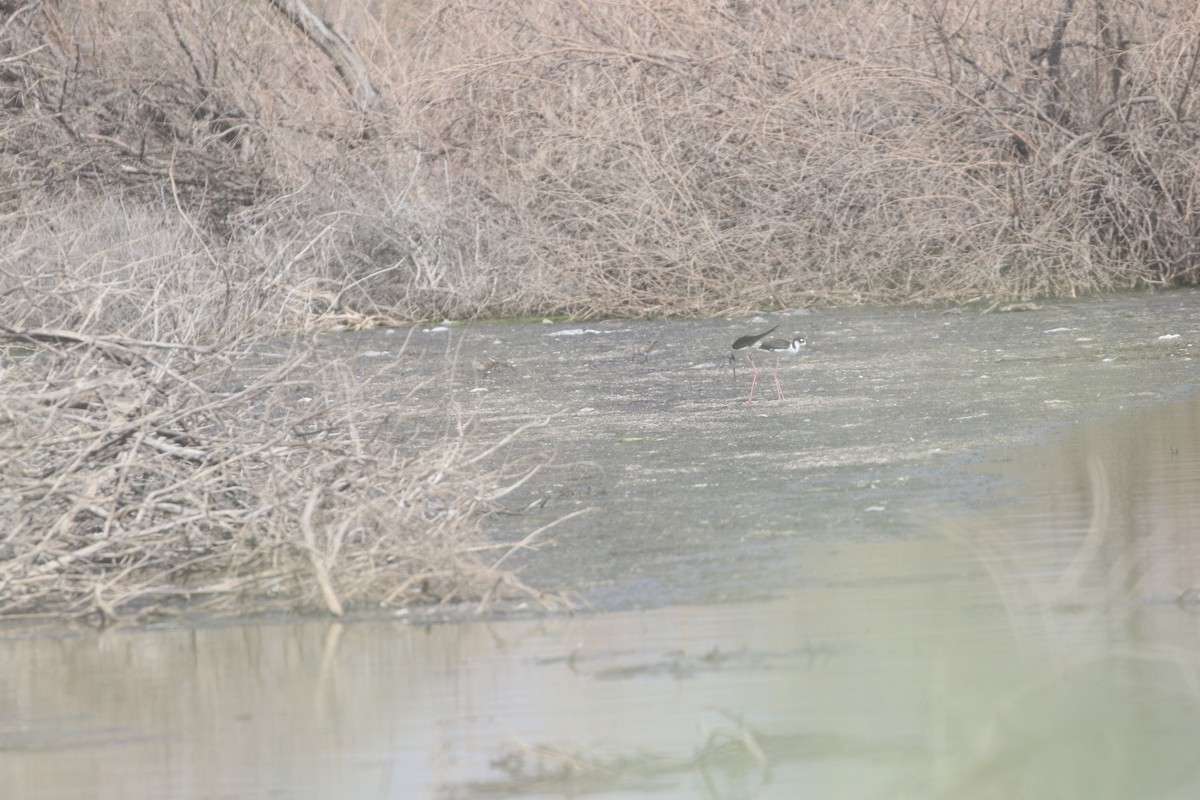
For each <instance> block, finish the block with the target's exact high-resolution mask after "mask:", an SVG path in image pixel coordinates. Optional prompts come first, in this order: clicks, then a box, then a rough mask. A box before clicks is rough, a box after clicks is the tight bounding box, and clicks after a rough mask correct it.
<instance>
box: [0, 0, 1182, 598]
mask: <svg viewBox="0 0 1200 800" xmlns="http://www.w3.org/2000/svg"><path fill="white" fill-rule="evenodd" d="M313 4H314V6H316V7H317V8H318V10H320V11H328V12H330V15H331V21H332V22H333V23H334V25H335V27H336V28H337V29H339V30H341V31H343V32H344V33H345V34H346V35H347V37H348V39H349V40H350V41H351V42H352V43H353V44H354V45H355V47H357V48H358V50H359V52H360V53H361V54H362V55H363V57H364V58H365V60H366V62H367V64H368V65H369V68H370V71H371V79H372V81H373V83H374V84H375V86H376V88H378V89H379V92H380V97H381V99H380V100H379V101H378V102H377V103H375V104H374V105H373V106H372V107H370V108H369V109H367V110H362V109H361V108H360V107H359V104H358V103H356V102H355V100H354V98H353V96H352V94H351V92H349V91H348V90H347V88H346V87H345V86H344V85H343V84H342V83H341V81H340V80H339V78H338V75H337V73H336V71H335V70H334V69H332V68H331V66H330V63H329V61H328V60H327V59H326V58H325V57H324V56H322V55H321V54H320V53H319V51H317V50H316V49H315V48H314V47H312V46H311V43H309V42H308V41H306V40H305V39H304V38H303V37H302V36H301V35H300V34H299V33H298V32H297V31H296V30H295V29H294V28H292V27H291V26H290V25H289V24H288V23H287V21H286V20H285V19H284V18H283V16H282V15H280V14H278V13H276V12H275V10H274V9H273V8H272V6H271V5H270V4H269V3H267V2H245V3H223V2H216V1H215V0H160V1H159V2H155V3H135V2H130V1H129V0H126V2H100V0H81V2H72V3H66V2H62V1H61V0H14V2H0V177H2V179H3V180H0V240H2V241H4V242H5V246H4V247H3V248H2V249H0V325H3V326H5V328H6V329H7V330H8V331H9V333H8V334H7V335H6V336H5V337H4V338H5V340H6V341H7V343H8V346H9V347H10V351H9V352H10V354H11V355H12V356H14V358H13V362H14V363H12V364H10V365H9V366H8V367H7V369H8V373H7V374H6V378H5V380H4V382H3V386H2V388H0V392H2V396H0V402H2V403H3V405H2V406H0V411H3V413H4V419H5V420H6V421H5V422H4V424H3V427H0V441H2V442H3V446H4V451H3V458H5V459H6V471H5V473H4V478H3V479H0V509H3V510H2V511H0V514H3V515H4V517H5V522H6V528H5V530H4V532H3V533H0V556H3V558H0V586H2V587H3V588H0V611H3V610H7V611H8V612H10V613H12V612H15V611H20V612H22V613H24V612H30V611H35V610H37V609H38V608H44V609H52V610H56V611H62V612H66V613H75V614H84V613H101V615H104V614H107V613H109V611H111V612H112V613H117V614H121V613H124V609H126V608H144V607H146V604H147V603H151V602H152V601H153V602H158V601H157V600H154V598H156V597H160V596H161V597H170V598H171V602H174V599H176V598H178V597H181V596H185V595H186V596H192V597H200V596H212V595H211V594H207V595H206V594H205V593H204V591H202V589H203V587H210V588H211V587H214V586H223V587H227V588H228V591H229V593H228V594H227V595H226V596H227V597H231V598H233V597H236V598H240V599H239V600H238V602H245V603H247V604H248V605H253V604H256V603H268V601H271V602H273V601H274V600H275V599H278V598H286V601H287V602H294V603H296V604H297V605H299V606H301V607H310V606H314V605H323V606H324V607H326V608H330V609H334V610H336V608H337V607H338V606H344V605H347V604H348V605H350V606H356V605H362V604H370V603H372V602H389V603H391V602H400V600H401V598H404V597H409V590H410V589H412V587H414V586H421V587H425V588H423V589H422V591H423V592H427V593H428V594H429V596H431V597H441V598H444V597H451V596H453V597H464V598H465V597H468V596H473V597H475V598H480V597H482V598H488V597H492V596H493V594H492V593H490V592H489V591H488V590H487V589H480V588H479V587H480V585H482V584H489V585H495V581H496V579H497V578H496V575H495V574H490V576H489V577H488V578H486V579H483V580H482V581H478V580H474V578H472V579H470V580H464V582H463V583H462V586H463V587H468V586H471V587H474V588H473V589H468V588H449V587H451V586H454V585H455V582H454V581H455V580H458V579H459V578H463V576H465V575H467V573H471V574H472V575H474V570H475V567H476V566H477V564H476V563H475V562H474V561H473V560H472V558H471V557H468V558H467V560H466V561H465V562H460V563H459V566H451V567H446V566H433V565H431V564H432V562H430V563H425V562H422V561H421V560H422V559H427V560H428V559H429V558H432V556H427V555H422V554H416V555H414V554H415V553H417V551H416V550H415V549H414V547H415V543H416V542H424V543H429V542H434V543H435V544H434V545H433V547H432V549H431V550H427V551H423V552H432V553H437V554H441V555H440V556H439V558H441V556H445V555H446V554H450V553H459V554H460V555H461V554H463V553H467V554H469V553H471V552H478V551H474V550H473V548H474V547H476V546H477V545H476V544H469V543H467V542H468V541H469V540H470V537H471V531H472V530H474V527H473V526H475V520H474V516H473V514H472V509H474V508H475V505H474V504H473V502H474V501H472V499H471V498H477V497H482V496H487V495H489V494H490V493H491V492H493V491H494V488H493V489H486V488H481V487H484V486H486V485H487V484H488V482H489V481H491V482H492V484H493V485H494V486H497V485H503V483H504V481H505V480H507V479H508V478H509V477H511V476H508V477H506V476H491V477H487V473H486V471H483V472H481V471H480V470H481V467H480V466H479V462H472V461H471V459H472V458H473V456H472V455H471V452H472V446H470V445H468V444H467V442H466V441H465V440H463V439H461V438H460V437H459V436H458V435H457V433H454V432H450V433H449V434H448V435H447V436H446V437H445V439H444V440H443V441H439V442H425V443H423V444H422V447H423V448H424V449H422V450H420V456H419V457H418V456H414V455H409V456H399V455H397V453H398V452H405V450H404V446H403V445H404V442H405V441H406V439H405V436H404V423H403V420H404V414H405V413H407V412H405V411H404V410H403V409H402V410H401V412H400V414H399V416H398V417H397V419H398V420H399V422H398V427H396V428H395V429H393V430H392V432H391V433H389V434H387V435H384V434H382V433H381V434H379V435H378V436H377V435H375V434H374V433H372V434H371V435H370V436H365V437H364V436H363V435H361V430H362V429H363V426H364V425H365V426H366V427H367V428H369V429H371V430H374V428H373V427H372V426H375V425H376V422H375V420H376V418H377V417H378V416H379V414H378V412H379V409H377V408H375V407H374V406H373V405H372V403H371V402H370V401H369V400H368V399H366V398H364V397H362V396H359V395H356V394H355V392H354V390H353V389H352V388H351V384H349V383H347V382H345V381H343V380H340V379H338V378H337V376H336V374H335V373H336V371H335V370H334V369H333V368H332V367H329V368H328V369H327V370H326V371H325V373H324V374H323V377H321V378H320V379H319V380H317V379H316V378H315V377H314V376H313V375H312V374H310V371H307V370H306V371H304V372H298V371H297V364H298V363H299V362H298V361H287V362H286V363H285V365H284V366H281V369H280V371H279V372H277V373H272V374H269V375H263V376H260V377H258V378H255V382H254V383H253V384H247V387H248V388H244V389H239V390H237V391H234V392H222V391H221V390H220V389H219V387H220V386H222V385H223V381H228V380H229V379H228V378H227V377H226V376H227V373H228V370H230V369H231V368H232V367H231V365H232V364H236V363H237V362H238V358H239V353H240V352H242V351H243V350H244V349H246V348H247V347H248V346H249V345H248V343H249V342H253V341H257V340H258V338H259V337H269V336H274V335H279V334H282V333H294V332H296V331H300V330H312V329H321V328H329V327H332V326H335V325H337V326H349V327H367V326H372V325H377V324H380V323H383V322H389V321H409V320H418V319H440V318H443V317H452V318H472V317H482V316H512V315H526V314H552V313H560V314H569V315H576V316H595V315H629V316H638V315H668V314H675V315H678V314H716V313H728V312H735V311H744V310H749V309H752V308H759V307H764V306H794V305H801V304H812V303H845V302H881V301H885V302H886V301H904V302H944V301H966V300H970V299H973V298H976V297H980V296H984V297H988V298H991V299H993V300H998V299H1008V298H1026V297H1030V296H1034V295H1046V294H1050V295H1053V294H1060V295H1061V294H1076V293H1080V292H1091V291H1108V290H1114V289H1122V288H1130V287H1143V286H1169V285H1177V284H1184V283H1194V282H1195V280H1196V277H1197V274H1198V272H1197V268H1198V261H1197V259H1198V255H1197V254H1198V252H1200V248H1197V245H1196V242H1197V240H1198V232H1200V226H1198V219H1197V211H1196V207H1197V177H1196V176H1197V175H1200V150H1198V148H1197V146H1196V144H1195V143H1196V142H1197V141H1200V123H1198V122H1197V118H1196V117H1197V114H1196V93H1195V91H1194V87H1195V83H1196V77H1197V73H1198V72H1200V51H1198V50H1197V49H1196V42H1197V41H1200V12H1198V11H1197V10H1196V9H1195V8H1194V7H1192V6H1191V5H1189V4H1187V3H1179V2H1169V1H1168V0H1151V2H1143V1H1142V0H1139V1H1138V2H1132V0H1087V1H1086V2H1080V0H1072V1H1070V2H1068V0H1061V2H1059V3H1057V4H1054V5H1053V6H1048V5H1047V4H1046V3H1042V2H1032V0H1023V1H1022V2H1018V3H1015V4H1014V3H1011V2H1007V1H1005V2H1001V0H985V2H966V1H965V0H961V1H960V0H949V1H948V2H932V0H919V1H918V2H913V3H875V2H869V0H859V1H858V2H853V3H849V4H847V3H843V2H832V1H830V2H826V3H811V2H804V3H797V2H788V1H787V0H775V1H774V2H765V3H726V2H719V1H718V0H663V1H662V2H655V3H649V4H647V3H644V2H633V1H632V0H610V1H609V2H602V3H586V4H580V3H577V2H571V1H569V0H531V2H524V3H492V4H487V3H483V4H480V3H467V2H463V0H448V1H447V2H442V3H438V4H436V5H432V4H431V5H430V6H429V7H428V8H426V9H424V10H423V11H422V12H421V13H420V14H419V15H418V14H417V13H416V12H414V11H413V9H412V8H411V7H409V6H405V7H404V8H403V9H400V8H398V7H393V6H394V5H395V4H381V3H374V2H367V0H360V2H357V3H341V4H329V3H326V4H324V6H323V5H322V4H321V3H319V2H316V0H314V3H313ZM29 330H33V331H43V332H44V331H58V332H59V334H55V335H53V336H43V335H38V334H30V333H21V332H22V331H29ZM17 346H19V347H20V348H29V349H28V350H24V349H11V348H13V347H17ZM296 358H300V356H299V355H297V356H296ZM300 376H302V378H301V377H300ZM297 382H298V383H297ZM301 385H302V386H306V387H308V388H306V389H305V390H304V391H307V392H308V393H309V394H308V396H309V397H310V405H309V406H307V407H305V408H303V409H298V408H296V407H295V406H294V405H289V404H288V403H286V402H285V401H284V400H283V399H282V398H286V397H289V396H290V393H292V392H294V391H298V389H297V386H301ZM242 430H246V431H251V432H252V433H253V435H251V436H247V437H245V438H242V437H239V436H238V435H236V434H237V432H239V431H242ZM315 431H320V435H319V436H317V435H316V434H315ZM474 446H475V447H478V448H480V449H482V450H486V449H487V446H488V445H487V444H486V443H478V444H477V445H474ZM431 463H437V464H441V465H442V466H440V467H439V468H438V469H437V470H433V471H431V469H432V468H431V467H430V464H431ZM432 474H440V475H441V476H442V478H441V479H440V481H439V482H438V483H437V485H436V487H435V486H434V485H432V484H429V483H428V480H429V476H430V475H432ZM481 481H482V483H481ZM380 486H388V487H396V488H395V489H394V491H391V490H389V491H383V490H381V489H380V488H378V487H380ZM425 493H433V495H436V497H437V498H438V499H437V502H438V503H440V504H441V506H440V507H441V508H445V509H455V510H456V512H461V513H456V515H455V518H454V520H453V522H451V521H450V520H449V518H448V517H447V518H443V517H442V516H439V514H438V513H435V512H433V511H431V510H430V509H431V507H430V506H429V505H427V504H425V502H426V500H425V498H426V494H425ZM442 493H446V494H445V495H444V496H443V494H442ZM423 504H424V505H423ZM393 519H395V520H399V522H397V523H396V524H395V525H393V524H392V523H391V522H390V520H393ZM384 520H387V521H388V522H386V523H385V522H384ZM148 531H153V532H155V533H154V535H153V536H150V535H149V534H148V533H147V532H148ZM142 536H146V537H147V538H146V539H145V540H144V541H142V540H141V538H140V537H142ZM156 537H157V538H156ZM164 542H170V543H169V544H166V543H164ZM418 562H421V563H418ZM422 563H424V564H425V565H424V566H421V564H422ZM445 563H450V562H444V561H440V560H439V561H438V564H445ZM481 574H482V573H481ZM450 575H453V576H455V579H454V580H451V579H450V578H449V577H448V576H450ZM416 576H425V577H427V578H428V580H426V579H425V577H421V578H418V577H416ZM468 577H469V576H468ZM489 582H490V583H489ZM397 587H400V588H397ZM410 599H411V598H410ZM39 603H41V605H39ZM268 604H269V603H268ZM105 609H108V610H109V611H105Z"/></svg>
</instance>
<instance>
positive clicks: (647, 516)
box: [318, 291, 1200, 610]
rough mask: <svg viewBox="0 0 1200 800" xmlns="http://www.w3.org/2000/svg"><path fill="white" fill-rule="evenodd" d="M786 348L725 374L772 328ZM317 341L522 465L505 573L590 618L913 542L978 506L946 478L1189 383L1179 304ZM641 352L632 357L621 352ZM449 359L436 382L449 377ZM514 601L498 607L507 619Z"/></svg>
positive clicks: (505, 523) (495, 522)
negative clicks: (792, 353) (527, 470)
mask: <svg viewBox="0 0 1200 800" xmlns="http://www.w3.org/2000/svg"><path fill="white" fill-rule="evenodd" d="M776 324H778V325H779V329H778V331H777V333H778V334H781V335H783V336H785V337H790V335H791V334H792V333H793V332H794V333H796V334H798V335H801V336H804V337H805V338H806V339H807V340H808V346H807V348H806V350H804V351H802V352H801V354H800V355H799V356H798V357H796V358H794V359H786V360H782V361H781V362H780V364H779V379H780V382H781V386H782V388H783V391H784V393H785V395H786V397H787V401H786V402H780V401H779V400H777V399H776V396H775V390H774V387H773V385H772V383H771V374H770V366H771V362H770V359H761V360H760V365H762V362H763V361H766V364H765V366H766V367H767V368H766V369H763V371H762V375H761V377H760V381H759V384H758V390H757V392H756V397H755V401H754V403H753V404H747V403H745V402H744V401H745V398H746V394H747V391H748V388H749V384H750V380H751V372H750V370H749V369H748V368H747V367H746V365H744V364H742V365H741V366H740V367H739V368H738V370H737V374H736V378H735V376H734V373H733V370H732V369H731V368H730V365H729V359H728V354H729V349H728V348H729V345H730V344H731V343H732V341H733V340H734V339H735V338H736V337H739V336H742V335H744V334H747V333H757V332H761V331H763V330H766V329H767V328H769V327H771V326H772V325H776ZM407 334H408V332H407V331H390V332H388V331H373V332H368V333H345V334H334V335H323V336H321V337H319V350H318V357H321V356H322V355H323V354H328V355H329V356H331V357H337V358H342V359H345V360H347V362H348V363H352V364H361V366H362V370H361V372H362V374H363V375H364V376H365V375H368V374H370V375H377V374H379V372H380V370H379V367H380V364H381V363H385V362H381V361H380V359H391V360H394V362H395V368H394V369H388V370H386V371H385V373H384V375H385V378H384V379H383V381H382V383H381V386H380V391H381V392H385V393H389V394H390V393H394V394H395V396H396V397H397V398H398V399H399V398H400V397H408V398H410V399H409V400H408V402H413V403H417V404H420V405H425V406H427V407H428V408H429V414H430V416H431V418H435V417H437V416H438V415H441V416H443V417H445V419H444V420H443V422H442V423H441V424H446V425H450V424H453V425H466V426H468V430H469V435H471V436H472V437H479V439H480V440H483V441H487V440H497V441H498V440H500V439H501V438H503V437H504V436H505V435H507V434H509V433H510V432H512V431H513V430H514V429H516V428H518V427H520V426H521V425H524V424H529V423H545V424H543V425H540V426H538V427H534V428H531V429H529V430H527V431H526V432H524V433H523V434H522V435H521V436H519V437H517V438H516V439H515V441H514V442H513V443H511V444H510V445H507V446H506V447H505V448H503V449H502V451H501V452H500V453H498V456H497V459H498V461H503V460H508V461H510V462H512V463H514V464H515V463H522V464H529V463H540V464H542V465H543V466H542V467H541V468H540V469H539V470H538V471H537V472H536V473H535V474H534V475H533V476H532V477H530V478H529V479H528V480H526V481H525V482H524V483H522V484H521V485H520V486H519V487H518V488H517V489H515V490H514V491H512V492H510V493H509V494H508V495H506V496H505V497H503V498H501V499H499V500H497V501H496V504H495V506H494V507H495V512H494V513H491V514H490V515H489V517H488V519H487V526H488V530H489V532H490V534H491V535H492V536H494V537H495V538H496V539H497V540H498V541H511V542H516V541H521V540H523V539H525V538H526V537H528V536H529V534H531V533H533V532H534V531H538V530H539V529H543V528H544V530H542V531H541V532H540V533H539V534H538V535H537V536H535V537H533V539H531V540H530V541H529V547H527V548H522V549H521V550H520V551H518V552H516V553H514V554H513V555H512V557H510V558H509V559H508V560H507V561H506V562H505V564H506V566H510V567H515V568H517V569H518V574H519V575H520V577H521V578H522V579H523V580H524V581H526V582H527V583H529V584H531V585H532V586H534V587H536V588H538V589H540V590H543V591H546V592H553V593H561V594H563V595H566V596H569V597H571V598H573V599H574V600H575V602H576V603H577V604H579V605H580V606H582V607H585V608H592V609H597V610H616V609H632V608H644V607H656V606H662V605H669V604H680V603H683V604H692V603H711V602H722V601H738V600H749V599H761V598H765V597H769V596H771V595H772V594H773V593H775V592H776V591H778V590H781V589H785V588H793V587H797V586H803V585H805V584H806V582H807V581H809V580H812V579H815V578H814V576H812V575H811V574H810V573H809V572H808V571H807V570H806V567H805V565H804V563H802V562H800V561H798V560H797V559H796V558H794V551H795V547H794V544H795V543H796V542H797V540H798V539H803V540H804V541H805V543H806V545H812V543H814V542H827V543H828V547H829V548H830V549H836V548H837V547H838V545H839V543H840V542H844V541H847V540H858V541H861V540H863V539H875V538H895V537H915V536H921V535H925V533H926V532H925V531H923V530H922V529H921V526H920V523H919V522H918V521H917V520H919V518H920V514H921V513H922V512H924V511H926V510H929V509H936V508H938V507H939V506H941V505H944V504H948V503H954V504H962V503H968V504H969V503H971V502H975V501H977V500H980V499H983V498H986V496H987V494H988V492H989V490H990V489H992V488H994V487H993V486H991V485H989V483H988V481H990V480H994V479H993V478H987V477H984V476H982V475H980V474H979V473H976V472H972V471H970V470H967V469H964V468H963V467H964V465H965V464H967V463H969V462H971V461H976V460H979V459H980V458H982V457H983V456H984V455H985V454H986V453H988V452H989V451H992V450H994V449H995V448H999V447H1004V446H1019V445H1025V444H1030V443H1034V442H1037V441H1039V440H1041V439H1044V438H1045V437H1047V436H1051V435H1054V431H1055V430H1056V429H1061V428H1062V427H1064V426H1069V425H1072V424H1074V423H1078V422H1081V421H1085V420H1089V419H1098V418H1103V417H1105V416H1106V415H1111V414H1114V413H1116V412H1119V411H1121V410H1124V409H1127V408H1132V407H1137V406H1143V405H1149V404H1154V403H1158V402H1162V401H1166V400H1172V399H1178V398H1181V397H1184V396H1187V395H1189V394H1191V393H1193V392H1195V391H1196V389H1197V387H1198V386H1200V380H1198V373H1197V371H1196V362H1195V361H1194V360H1193V359H1194V356H1195V355H1196V353H1197V352H1200V351H1197V345H1196V343H1197V341H1200V293H1197V292H1195V291H1181V292H1171V293H1161V294H1139V295H1126V296H1117V297H1107V298H1099V299H1090V300H1086V301H1068V302H1046V303H1042V304H1039V305H1038V307H1036V308H1033V309H1030V310H1023V311H1013V312H1002V311H994V312H991V313H980V311H979V310H971V309H968V310H962V311H959V310H954V311H944V310H927V309H909V308H890V309H857V308H856V309H832V310H821V311H813V312H805V313H792V314H778V315H762V316H759V317H752V318H743V319H720V320H706V321H663V322H638V321H609V322H589V323H569V322H568V323H546V324H536V323H525V324H510V325H500V324H487V325H462V326H451V327H449V328H446V327H443V326H437V327H433V328H424V329H419V330H417V331H415V332H413V334H412V336H411V337H409V338H408V344H407V346H406V347H402V343H403V342H404V341H405V338H406V335H407ZM649 340H655V341H656V342H657V344H656V345H655V346H654V348H653V349H652V350H650V352H648V353H640V352H639V350H640V349H642V348H640V347H639V343H642V342H646V341H649ZM448 363H449V364H451V365H452V369H451V370H450V371H449V372H447V371H446V366H447V364H448ZM510 610H511V609H510Z"/></svg>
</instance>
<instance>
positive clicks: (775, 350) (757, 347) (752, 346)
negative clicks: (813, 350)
mask: <svg viewBox="0 0 1200 800" xmlns="http://www.w3.org/2000/svg"><path fill="white" fill-rule="evenodd" d="M778 327H779V326H778V325H776V326H775V327H774V328H771V329H770V330H768V331H763V332H762V333H758V334H751V335H749V336H739V337H738V338H737V339H734V340H733V346H732V348H730V351H729V360H730V361H731V362H736V359H737V357H738V356H740V355H744V356H745V357H746V360H747V361H749V362H750V367H751V368H752V369H753V370H754V380H752V381H750V396H749V397H747V398H746V402H747V403H753V402H754V387H755V386H757V385H758V365H757V364H755V363H754V359H753V358H751V357H750V354H751V353H767V354H769V355H772V356H794V355H796V354H797V353H799V352H800V350H801V348H803V347H804V346H805V345H806V344H807V342H805V341H804V337H803V336H794V337H793V338H792V339H791V340H790V341H789V340H787V339H768V338H767V337H768V336H770V335H771V334H772V333H774V332H775V328H778ZM735 370H736V366H735ZM735 374H736V372H735ZM771 375H772V377H773V378H774V379H775V394H776V395H777V396H778V397H779V399H780V400H783V399H784V398H783V389H782V388H780V386H779V361H778V360H776V362H775V369H774V370H773V371H772V373H771Z"/></svg>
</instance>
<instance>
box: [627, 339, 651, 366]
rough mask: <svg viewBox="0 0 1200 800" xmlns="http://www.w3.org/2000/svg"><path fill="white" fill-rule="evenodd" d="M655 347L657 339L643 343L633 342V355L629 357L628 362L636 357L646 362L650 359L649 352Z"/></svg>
mask: <svg viewBox="0 0 1200 800" xmlns="http://www.w3.org/2000/svg"><path fill="white" fill-rule="evenodd" d="M657 345H658V339H646V340H645V341H643V342H635V343H634V345H633V355H631V356H630V358H629V360H630V361H633V360H635V359H636V358H637V357H638V356H641V357H642V361H646V360H648V359H649V358H650V351H651V350H653V349H654V348H655V347H656V346H657Z"/></svg>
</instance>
